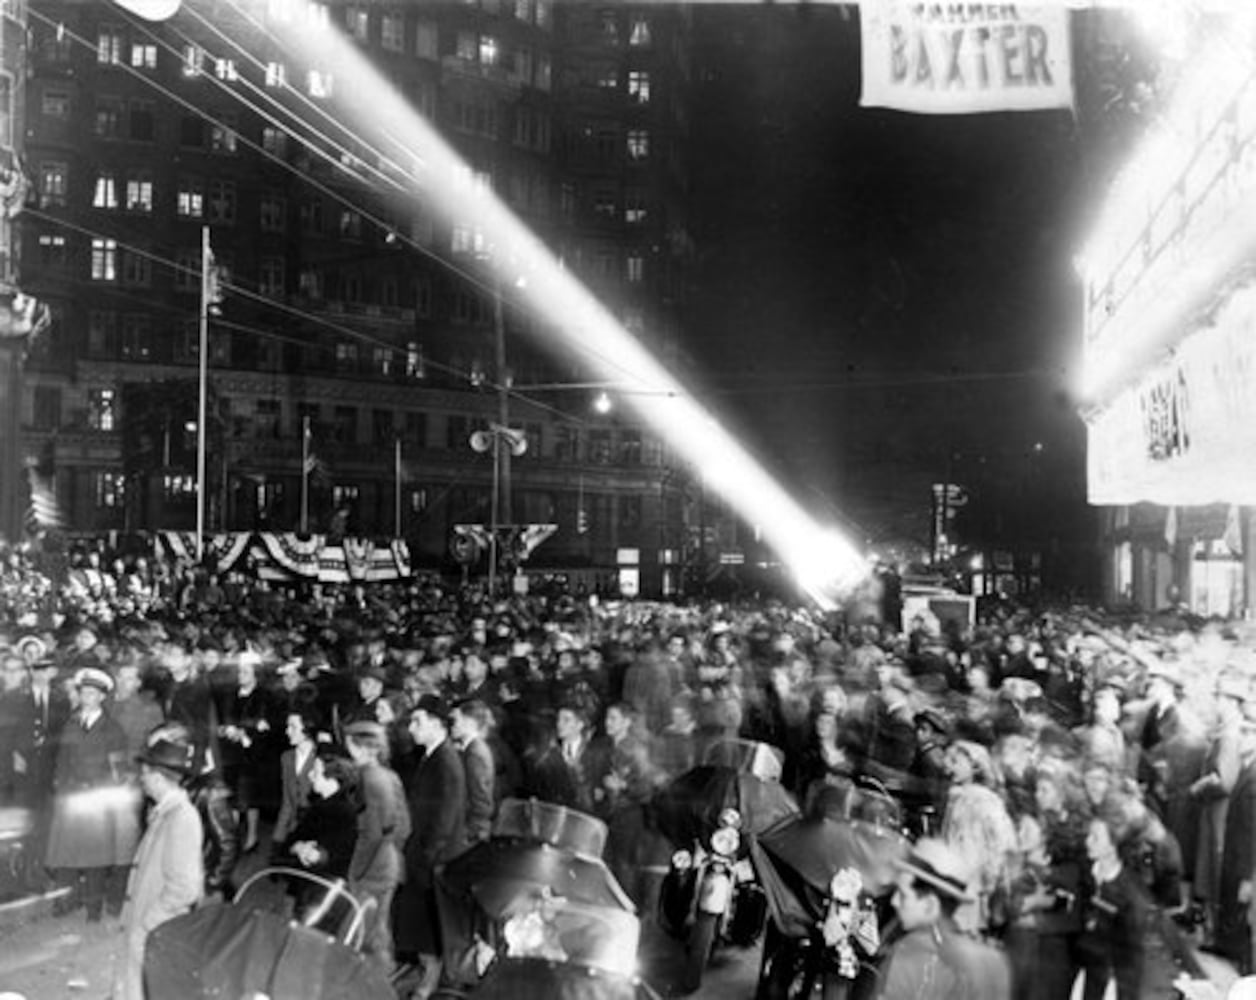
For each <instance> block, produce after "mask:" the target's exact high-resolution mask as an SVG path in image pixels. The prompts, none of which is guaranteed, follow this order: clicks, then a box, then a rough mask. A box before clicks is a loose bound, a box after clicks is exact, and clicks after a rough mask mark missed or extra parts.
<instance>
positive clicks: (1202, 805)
mask: <svg viewBox="0 0 1256 1000" xmlns="http://www.w3.org/2000/svg"><path fill="white" fill-rule="evenodd" d="M1241 744H1242V730H1241V728H1240V727H1239V726H1237V725H1236V726H1233V727H1230V728H1228V729H1224V730H1222V731H1221V732H1219V733H1217V735H1216V736H1215V737H1213V740H1212V742H1211V743H1210V744H1209V745H1208V756H1207V757H1205V758H1204V774H1203V777H1202V778H1200V780H1199V782H1198V783H1197V785H1198V787H1197V788H1196V789H1195V794H1194V799H1195V803H1196V807H1197V809H1198V811H1199V842H1198V845H1197V853H1196V856H1195V872H1194V878H1193V879H1192V884H1193V886H1194V891H1195V896H1196V898H1198V899H1205V900H1208V901H1209V902H1213V903H1215V902H1217V899H1218V896H1219V895H1220V892H1221V855H1222V851H1223V850H1224V848H1225V828H1226V817H1227V814H1228V813H1229V811H1230V793H1231V792H1232V791H1233V790H1234V786H1235V784H1236V783H1237V782H1238V780H1239V771H1240V770H1241V769H1242V746H1241Z"/></svg>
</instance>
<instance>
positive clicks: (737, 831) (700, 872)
mask: <svg viewBox="0 0 1256 1000" xmlns="http://www.w3.org/2000/svg"><path fill="white" fill-rule="evenodd" d="M659 914H660V923H661V924H662V926H663V928H664V929H665V930H667V931H669V932H670V933H671V934H672V935H673V936H675V937H680V938H683V939H684V941H685V966H684V978H683V980H682V985H683V987H684V988H685V989H686V990H690V991H692V990H696V989H698V988H699V987H700V986H701V985H702V975H703V972H704V971H705V969H706V966H707V963H708V962H709V961H710V958H711V955H712V953H713V952H714V950H715V948H716V946H717V945H719V944H725V943H726V944H730V945H733V946H735V947H738V948H748V947H749V946H750V945H752V944H754V942H755V941H757V940H758V938H759V934H760V932H761V930H762V928H763V921H764V917H765V916H766V914H767V904H766V902H765V901H764V898H763V890H762V889H760V888H759V886H758V884H757V881H756V879H755V873H754V868H753V867H752V866H751V864H750V860H749V857H748V856H747V854H746V849H745V846H744V844H743V842H742V835H741V816H740V814H739V813H738V812H737V810H736V809H726V810H724V812H723V814H722V815H721V817H720V825H719V827H718V828H717V829H716V830H715V831H714V832H713V833H712V834H711V837H710V839H709V840H708V842H707V844H706V846H705V847H703V846H702V845H701V844H700V843H699V844H695V845H694V850H693V851H689V850H685V849H681V850H678V851H676V852H675V853H674V854H673V855H672V858H671V864H670V865H669V866H668V871H667V874H666V875H665V876H664V878H663V885H662V887H661V888H660V891H659Z"/></svg>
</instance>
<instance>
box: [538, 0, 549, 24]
mask: <svg viewBox="0 0 1256 1000" xmlns="http://www.w3.org/2000/svg"><path fill="white" fill-rule="evenodd" d="M550 2H551V0H536V26H537V27H538V28H548V27H549V25H550Z"/></svg>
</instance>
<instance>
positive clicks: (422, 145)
mask: <svg viewBox="0 0 1256 1000" xmlns="http://www.w3.org/2000/svg"><path fill="white" fill-rule="evenodd" d="M305 6H306V5H304V4H301V5H300V6H299V7H297V8H295V9H297V10H301V11H304V10H305ZM272 9H274V8H273V7H272ZM261 16H265V14H264V12H263V13H262V15H261ZM300 20H301V21H302V22H303V23H302V24H301V25H300V26H297V30H296V31H289V30H288V29H287V28H285V29H284V30H285V34H286V36H287V37H289V38H292V39H294V41H295V42H296V43H297V44H298V45H299V46H301V47H302V49H303V50H304V54H305V56H306V57H307V58H308V59H309V61H310V64H311V68H327V67H334V68H335V73H336V82H335V95H336V98H335V102H336V104H337V105H338V106H339V107H341V108H343V109H344V110H345V111H346V112H348V114H349V116H350V117H349V118H348V119H347V120H348V121H350V122H353V123H354V127H355V129H356V130H357V131H359V132H361V133H364V134H367V135H370V136H371V137H372V139H373V140H375V141H377V143H378V144H379V145H381V146H382V147H383V148H388V147H389V146H396V145H400V146H401V147H402V148H403V149H404V150H405V152H407V153H408V154H409V155H410V156H411V157H414V158H416V161H417V162H421V163H422V164H423V165H424V167H425V169H424V170H423V171H422V177H421V178H417V179H416V188H417V191H416V193H418V191H421V192H422V194H423V195H424V201H425V203H426V204H430V205H431V206H432V209H433V211H434V212H435V214H436V215H437V216H438V217H440V218H441V220H442V221H443V222H444V223H445V224H447V225H450V226H452V225H454V224H463V225H465V224H467V223H474V224H475V225H476V226H477V227H478V228H479V229H480V231H481V232H483V233H484V234H485V236H486V238H487V241H488V243H489V245H490V247H491V248H492V250H493V258H494V262H495V265H496V266H497V267H499V268H503V269H505V268H507V267H508V268H509V270H510V271H511V272H513V273H511V274H508V275H505V277H506V278H509V279H510V280H511V281H512V282H514V284H515V286H516V287H517V288H518V287H522V288H523V289H524V291H523V292H522V293H521V294H525V295H526V297H527V302H528V305H529V307H530V308H532V309H534V310H536V311H537V312H538V313H540V314H543V315H544V316H545V317H546V318H547V319H548V321H549V326H550V327H551V328H552V329H553V330H554V331H555V333H556V336H557V338H558V340H559V342H560V343H561V344H562V345H563V346H564V347H565V348H566V349H567V350H569V351H570V352H572V353H574V354H576V355H577V356H579V357H580V358H581V359H582V360H583V362H584V363H585V364H587V365H588V366H589V367H590V368H591V369H592V370H593V371H595V372H598V373H599V374H600V376H601V377H602V378H604V379H606V380H607V381H612V382H615V383H616V384H620V385H623V386H624V389H625V391H624V393H623V399H624V402H625V405H627V406H629V407H630V408H631V409H632V410H634V411H635V412H636V413H637V415H638V416H639V417H640V419H641V420H642V421H643V422H644V423H646V424H647V425H649V426H650V427H652V428H653V429H654V430H655V432H656V433H658V434H659V436H660V437H661V438H663V439H664V440H666V441H667V442H669V444H670V445H671V446H672V447H673V449H674V450H675V451H676V452H677V453H678V454H679V455H681V456H682V457H683V458H684V459H686V460H687V461H688V462H689V463H690V464H691V465H692V466H693V467H694V468H695V469H697V470H699V471H700V472H701V474H703V475H704V476H705V477H706V480H707V482H708V483H709V484H710V485H711V487H712V488H713V489H714V490H715V491H716V492H717V493H718V494H719V495H720V496H721V497H722V498H723V499H724V500H725V502H727V503H728V505H729V506H730V507H731V508H733V509H734V510H736V511H737V512H738V513H739V514H740V515H741V516H742V517H743V518H745V520H746V521H747V522H748V523H751V524H759V525H762V526H763V534H764V536H765V538H766V539H767V540H768V542H769V543H770V544H771V545H772V547H773V548H774V549H775V550H776V551H777V553H778V554H779V556H780V558H781V559H782V561H783V562H785V563H786V565H788V566H790V567H791V568H792V569H793V571H794V574H795V576H796V577H797V579H798V583H799V585H800V586H801V587H802V589H803V590H804V591H805V592H806V593H807V594H808V595H809V596H810V597H811V598H812V599H813V600H815V601H816V602H817V603H818V604H820V605H821V606H822V607H826V608H832V607H834V606H835V601H834V598H835V597H836V596H837V595H838V594H839V593H840V592H841V591H842V590H844V589H845V588H847V587H849V586H851V585H853V584H854V583H856V582H858V581H859V580H860V579H862V578H863V576H864V575H865V574H866V572H867V564H866V562H865V560H864V559H863V557H862V556H861V555H860V553H859V552H858V551H857V550H856V548H855V547H854V545H852V544H851V542H850V541H849V540H848V539H847V538H845V537H844V536H843V535H842V534H841V533H839V532H837V531H836V530H834V529H832V528H827V527H822V526H821V525H819V524H817V523H816V522H815V521H814V520H813V519H812V518H811V517H810V516H809V515H808V514H807V512H806V511H805V510H804V509H803V508H802V507H801V506H800V505H799V504H798V503H797V502H796V501H795V500H794V499H793V498H792V497H791V496H789V494H788V493H786V492H785V490H783V489H782V488H781V486H780V485H779V484H778V483H777V482H776V480H775V479H774V478H773V477H772V476H770V475H769V474H768V473H767V471H766V470H765V469H764V468H763V467H762V466H761V465H759V463H758V462H756V461H755V460H754V458H753V457H752V456H751V455H750V454H749V453H748V452H747V450H746V449H745V448H744V447H742V445H741V444H740V443H739V442H738V441H737V440H735V439H734V438H733V437H732V436H731V435H729V434H728V433H726V432H725V431H724V430H723V429H722V428H721V427H720V426H719V425H718V423H716V421H715V420H714V419H713V418H712V416H711V414H710V413H708V412H707V411H706V410H705V409H704V408H703V407H702V406H701V405H699V404H698V402H697V401H696V400H695V399H694V398H693V396H692V395H691V394H690V393H689V392H688V391H687V390H686V389H685V387H684V386H683V385H681V383H680V382H679V381H678V380H677V379H675V378H674V377H673V376H672V375H671V374H670V373H669V372H668V371H667V369H666V368H665V367H664V366H663V365H662V364H661V363H660V362H659V361H658V360H657V359H655V358H654V357H653V356H652V355H651V354H650V353H649V352H648V351H647V350H646V349H645V347H644V346H643V345H642V344H641V343H640V342H638V341H637V340H636V338H634V337H633V336H632V335H631V334H630V333H629V332H628V331H627V330H626V329H624V328H623V327H622V326H621V325H620V324H619V322H618V321H617V320H616V319H615V317H614V316H612V315H611V313H610V312H609V311H608V310H607V309H606V308H605V307H604V306H603V305H602V304H601V303H600V302H599V301H598V300H597V299H596V298H595V297H594V296H593V295H592V294H591V293H590V292H589V291H588V290H587V289H586V288H585V287H584V286H583V285H582V284H581V283H580V282H579V281H577V280H576V279H575V278H573V277H572V276H571V275H570V274H569V273H567V271H566V270H564V269H563V267H562V266H561V265H560V263H559V262H558V260H557V259H556V258H555V257H554V255H553V254H552V253H550V251H549V250H548V249H547V248H546V247H545V245H544V244H543V243H542V242H541V241H540V240H539V239H538V238H537V237H536V236H535V235H534V234H533V233H532V232H531V231H530V230H529V229H528V228H527V226H525V225H524V224H523V223H522V222H521V221H520V220H519V219H518V218H517V217H516V216H515V215H514V214H513V213H512V212H511V211H510V210H509V209H508V208H507V207H506V206H505V205H504V204H503V203H502V202H501V201H500V200H499V199H498V198H497V197H496V196H495V195H493V194H491V193H488V192H483V193H478V194H477V196H475V197H469V196H468V194H467V191H466V188H465V176H466V173H465V170H466V168H465V165H464V163H463V161H462V160H461V159H460V158H459V156H458V155H457V154H456V153H455V152H454V150H453V149H452V148H451V147H450V146H449V145H448V144H446V143H445V141H444V140H443V139H442V138H441V137H440V136H439V135H438V134H437V132H436V131H435V130H434V129H433V128H432V127H431V126H430V125H428V123H427V122H426V121H425V120H424V118H423V116H422V115H421V114H419V113H418V112H417V111H416V110H415V109H414V108H412V107H411V106H410V105H409V104H408V103H407V102H406V101H405V100H404V99H403V98H402V97H401V95H400V94H398V92H397V91H396V90H395V89H394V87H393V85H392V84H391V83H390V82H388V81H387V80H386V79H385V78H384V77H383V76H381V75H380V73H379V72H378V71H377V70H376V69H375V68H374V67H373V66H372V65H371V64H370V62H369V61H368V60H367V59H366V58H365V57H364V56H363V55H362V54H361V53H360V51H359V50H358V48H357V47H356V46H355V45H354V44H353V43H352V42H351V41H349V40H348V39H346V38H344V37H343V36H342V35H341V34H340V32H339V31H338V30H335V29H332V28H330V27H328V26H326V25H325V24H324V25H322V26H319V25H317V23H316V22H315V19H314V18H312V17H310V16H304V17H300ZM460 168H461V169H460ZM460 177H461V178H462V181H461V183H460V181H459V178H460ZM420 185H421V186H420ZM463 213H465V214H463ZM472 214H473V217H471V216H472ZM518 278H523V279H525V280H524V283H523V285H522V286H520V284H519V282H518V281H517V280H516V279H518Z"/></svg>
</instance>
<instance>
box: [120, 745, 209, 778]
mask: <svg viewBox="0 0 1256 1000" xmlns="http://www.w3.org/2000/svg"><path fill="white" fill-rule="evenodd" d="M195 758H196V750H195V748H194V747H193V746H192V744H190V743H183V742H180V741H176V740H170V739H166V738H165V737H158V738H157V739H155V740H153V742H152V743H150V744H149V745H148V746H146V747H145V748H144V749H143V750H142V751H140V753H139V754H137V755H136V758H135V759H136V760H137V761H139V762H140V763H141V764H148V765H149V766H150V767H160V768H163V769H165V770H167V771H173V772H174V773H175V774H181V775H182V774H190V773H191V772H192V765H193V762H194V761H195Z"/></svg>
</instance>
